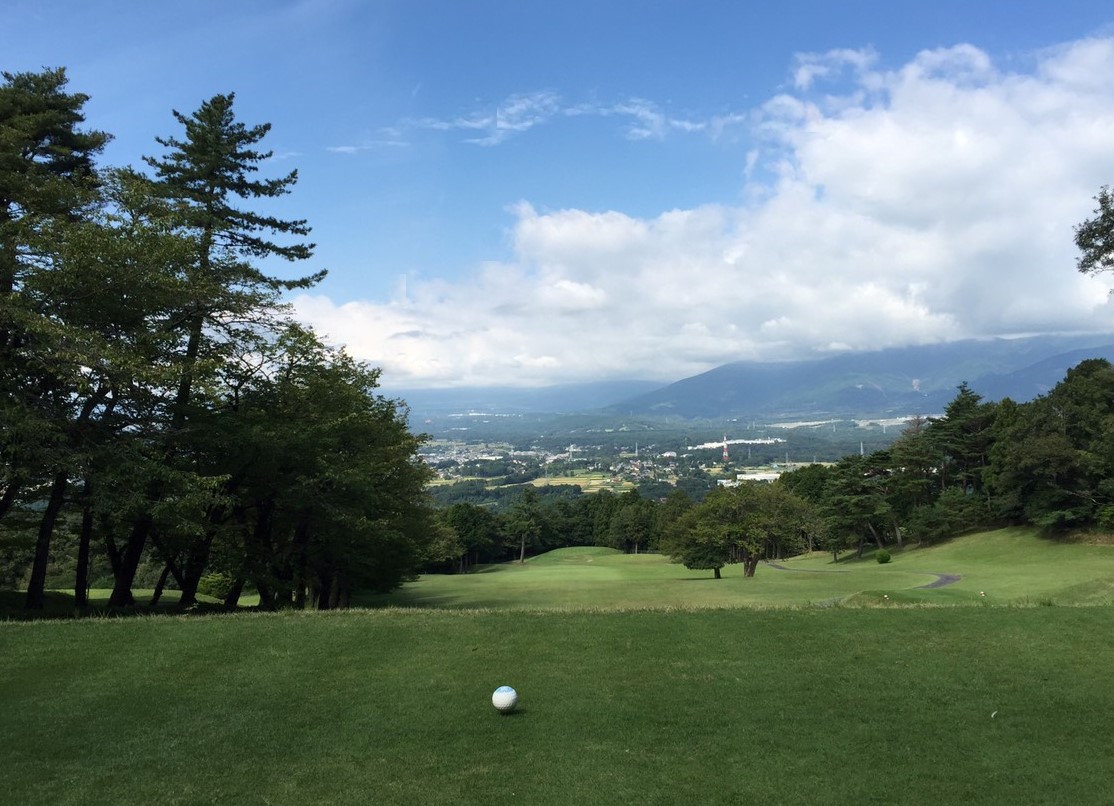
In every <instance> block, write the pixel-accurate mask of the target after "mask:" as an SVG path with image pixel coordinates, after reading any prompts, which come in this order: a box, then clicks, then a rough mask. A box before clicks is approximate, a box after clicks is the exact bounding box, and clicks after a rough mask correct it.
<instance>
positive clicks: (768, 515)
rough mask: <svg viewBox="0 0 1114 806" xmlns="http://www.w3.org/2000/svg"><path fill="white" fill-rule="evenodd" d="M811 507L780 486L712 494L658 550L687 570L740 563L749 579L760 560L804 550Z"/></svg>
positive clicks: (811, 527) (813, 522)
mask: <svg viewBox="0 0 1114 806" xmlns="http://www.w3.org/2000/svg"><path fill="white" fill-rule="evenodd" d="M817 528H818V526H817V519H816V517H815V514H814V513H813V511H812V507H811V506H810V505H809V504H808V502H807V501H805V500H804V499H802V498H800V497H798V496H796V495H794V494H793V493H792V492H791V491H790V490H789V489H788V487H786V486H784V485H780V484H776V483H775V484H755V483H744V484H740V485H739V486H738V487H734V488H720V489H717V490H713V491H712V492H711V493H710V494H709V495H708V497H707V498H706V499H704V502H703V503H701V504H700V505H698V506H696V507H694V508H693V509H691V510H689V511H688V512H686V513H685V514H684V515H682V516H681V518H680V519H679V520H678V521H677V523H676V524H675V525H674V526H673V528H672V529H671V530H670V531H669V533H668V534H667V536H666V538H665V539H664V540H663V543H662V551H663V552H664V553H665V554H668V555H669V556H670V557H671V558H672V559H673V561H674V562H679V563H682V564H683V565H684V566H685V567H686V568H694V569H696V568H701V569H711V570H712V571H713V573H714V574H715V578H716V579H719V578H720V569H722V568H723V566H725V565H727V564H729V563H742V565H743V575H744V576H747V577H752V576H754V572H755V569H756V568H757V567H758V562H759V560H762V559H771V558H775V557H785V556H788V555H791V554H796V553H799V552H800V551H803V550H804V548H805V547H806V546H807V539H808V538H807V536H808V534H809V533H810V532H812V531H815V530H817Z"/></svg>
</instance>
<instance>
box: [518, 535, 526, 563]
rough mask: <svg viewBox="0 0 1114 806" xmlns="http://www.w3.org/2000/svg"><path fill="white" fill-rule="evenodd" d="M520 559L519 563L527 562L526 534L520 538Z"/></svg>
mask: <svg viewBox="0 0 1114 806" xmlns="http://www.w3.org/2000/svg"><path fill="white" fill-rule="evenodd" d="M518 561H519V563H525V562H526V535H522V537H520V538H519V539H518Z"/></svg>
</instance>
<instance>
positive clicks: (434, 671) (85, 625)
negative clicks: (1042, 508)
mask: <svg viewBox="0 0 1114 806" xmlns="http://www.w3.org/2000/svg"><path fill="white" fill-rule="evenodd" d="M1112 628H1114V611H1112V610H1111V609H1109V608H1058V607H1032V608H1004V607H987V608H979V607H972V608H929V609H865V610H863V609H847V608H837V609H827V610H767V611H754V610H709V611H700V612H660V611H631V612H609V613H588V612H580V613H554V612H549V613H541V612H538V613H513V612H464V611H454V612H434V611H391V610H388V611H365V612H352V613H336V614H311V615H305V614H286V615H277V616H266V615H241V616H236V617H207V618H194V619H179V618H145V619H124V620H92V621H84V622H31V623H11V622H9V623H3V624H0V681H3V687H2V688H0V706H2V708H0V715H2V717H0V742H2V746H3V747H4V749H5V752H4V766H3V769H4V785H5V800H6V801H7V802H10V803H52V804H67V803H156V802H157V803H167V804H169V803H232V802H241V803H295V802H297V803H307V802H329V803H332V802H336V803H370V802H375V803H399V804H414V803H423V804H459V803H476V804H504V803H508V804H509V803H530V804H546V803H557V804H567V803H584V804H613V803H645V804H674V803H684V802H694V803H695V802H699V803H742V802H750V803H810V804H822V803H833V804H847V803H855V804H871V803H885V804H896V803H909V804H925V803H971V802H975V803H1005V804H1017V803H1083V802H1096V800H1097V799H1099V798H1100V797H1101V793H1102V792H1107V791H1109V781H1110V777H1111V775H1112V774H1114V760H1112V757H1111V755H1110V754H1109V753H1108V752H1107V746H1108V744H1109V725H1108V722H1107V714H1109V713H1110V712H1111V711H1112V710H1114V687H1111V686H1110V685H1109V670H1110V669H1111V668H1112V667H1114V645H1111V643H1110V642H1108V641H1096V640H1094V636H1095V635H1109V634H1110V633H1111V629H1112ZM503 683H509V684H511V685H514V686H515V687H516V688H517V689H518V690H519V692H520V696H521V701H520V702H521V706H522V707H521V710H520V712H519V713H517V714H515V715H513V716H510V717H501V716H499V715H498V714H496V713H495V712H494V711H493V710H492V708H491V705H490V700H489V697H490V693H491V691H492V690H493V689H494V688H495V687H496V686H498V685H500V684H503Z"/></svg>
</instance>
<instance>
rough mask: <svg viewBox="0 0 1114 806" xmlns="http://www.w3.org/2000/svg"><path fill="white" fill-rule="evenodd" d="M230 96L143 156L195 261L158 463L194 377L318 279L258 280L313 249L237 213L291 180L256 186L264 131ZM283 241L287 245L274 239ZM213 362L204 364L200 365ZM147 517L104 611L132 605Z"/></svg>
mask: <svg viewBox="0 0 1114 806" xmlns="http://www.w3.org/2000/svg"><path fill="white" fill-rule="evenodd" d="M233 100H234V95H233V94H231V93H230V94H228V95H216V96H214V97H213V98H211V99H209V100H208V101H205V102H204V103H202V104H201V106H200V107H199V108H198V110H197V111H196V112H194V113H193V114H192V115H189V116H186V115H183V114H181V113H179V112H177V111H174V113H173V114H174V118H175V119H176V120H177V121H178V122H179V123H180V124H181V125H182V127H183V129H184V135H183V137H182V138H181V139H178V138H175V137H167V138H156V141H157V142H158V143H159V145H161V146H163V147H164V148H165V149H167V151H166V153H165V154H164V155H163V156H162V157H161V158H159V157H146V158H145V161H146V163H147V164H148V165H149V166H150V167H151V168H152V169H153V171H154V176H155V180H156V187H157V188H158V191H159V192H160V193H161V194H162V195H163V196H164V197H165V198H166V199H168V200H170V201H172V202H173V203H174V205H175V207H176V210H175V224H176V226H177V228H178V230H179V231H180V233H181V234H182V235H183V236H185V237H188V238H191V239H193V241H194V244H195V248H194V260H193V263H192V265H191V267H190V269H189V270H188V271H187V275H186V277H185V278H184V280H185V287H186V289H187V292H186V298H185V299H184V300H183V304H182V307H181V310H180V314H179V317H178V322H179V326H180V328H181V336H182V340H183V342H184V343H183V344H182V345H181V347H180V350H179V352H178V354H177V355H176V356H174V360H175V361H176V363H177V366H178V367H179V375H178V380H177V384H176V390H175V392H174V395H173V399H172V401H171V403H170V407H169V408H170V421H169V423H168V424H167V428H166V432H165V437H164V438H165V442H166V445H165V448H166V457H167V462H168V463H172V462H173V461H174V459H175V456H176V455H177V454H178V453H179V452H180V451H181V450H182V449H183V447H184V443H183V440H185V439H187V438H188V429H187V426H188V424H189V417H190V408H191V406H192V405H194V403H195V385H196V383H197V382H198V380H199V371H201V370H202V369H210V370H212V369H214V368H216V369H219V364H220V358H221V355H222V349H223V345H227V344H230V343H235V342H237V341H240V340H243V339H251V338H255V337H258V335H259V333H260V331H266V330H274V329H275V328H277V327H278V325H279V324H280V321H281V318H282V317H281V305H280V295H281V293H282V292H283V291H288V290H293V289H298V288H307V287H309V286H311V285H313V284H315V283H317V282H318V281H320V280H321V279H322V278H323V277H324V276H325V272H323V271H321V272H317V273H314V274H311V275H309V276H305V277H301V278H297V279H293V280H283V279H279V278H276V277H272V276H269V275H267V274H265V273H264V272H263V271H262V270H261V269H260V268H259V267H258V266H257V263H258V261H262V260H265V259H268V258H273V257H279V258H283V259H286V260H290V261H298V260H305V259H308V258H310V257H311V256H312V254H313V248H314V245H313V244H311V243H306V242H304V241H302V240H300V239H302V238H304V237H305V236H307V235H308V234H309V227H308V226H307V224H306V222H305V221H304V220H284V219H280V218H276V217H273V216H267V215H262V214H259V213H256V212H254V211H252V210H251V209H248V208H247V207H246V205H247V204H248V203H250V202H252V201H256V200H259V199H270V198H275V197H279V196H283V195H285V194H287V193H289V192H290V191H291V188H292V187H293V185H294V184H295V183H296V182H297V178H298V174H297V171H291V172H290V173H289V174H287V175H285V176H282V177H278V178H272V179H264V178H257V177H256V176H255V174H257V173H258V172H259V170H260V167H261V166H262V165H263V164H264V163H265V162H266V161H267V160H269V159H270V158H271V156H272V154H271V152H270V151H260V150H257V148H256V147H257V146H258V144H259V143H260V141H261V140H262V139H263V138H264V137H265V136H266V135H267V133H268V132H269V131H270V128H271V127H270V124H266V123H265V124H260V125H258V126H246V125H245V124H243V123H241V122H239V121H237V120H236V118H235V115H234V113H233ZM279 236H290V237H291V238H292V240H291V242H287V243H280V242H279V241H278V240H275V238H277V237H279ZM207 359H212V360H207ZM162 494H163V491H162V490H161V489H160V487H159V485H158V484H157V483H153V484H152V487H151V489H150V490H149V495H148V497H149V498H150V500H151V504H152V506H153V505H155V504H157V502H158V501H159V499H160V498H161V497H162ZM153 525H154V524H153V520H152V517H151V513H150V512H149V511H148V512H147V513H144V515H142V516H141V517H140V518H138V519H137V520H136V522H135V523H134V525H133V527H132V529H131V532H130V534H129V537H128V540H127V543H126V545H125V547H124V549H123V550H122V552H121V556H120V563H119V564H118V565H117V569H116V571H117V574H116V583H115V587H114V589H113V592H112V597H111V600H110V601H111V603H112V604H114V605H128V604H131V603H132V601H133V599H132V594H131V584H132V581H133V579H134V577H135V571H136V568H137V567H138V565H139V562H140V559H141V557H142V554H143V550H144V548H145V547H146V544H147V540H148V537H149V536H150V534H151V530H152V527H153Z"/></svg>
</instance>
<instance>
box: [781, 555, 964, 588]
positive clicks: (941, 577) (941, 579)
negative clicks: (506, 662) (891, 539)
mask: <svg viewBox="0 0 1114 806" xmlns="http://www.w3.org/2000/svg"><path fill="white" fill-rule="evenodd" d="M766 565H768V566H770V568H776V569H777V570H779V571H796V572H797V573H804V574H846V573H847V571H846V570H845V569H842V568H787V567H786V566H784V565H782V564H781V563H775V562H770V561H768V560H767V561H766ZM932 576H934V577H936V579H934V580H932V581H931V582H929V583H928V584H927V585H918V586H917V587H916V588H915V590H932V589H933V588H943V587H946V586H948V585H954V584H955V583H956V582H959V580H961V579H963V576H962V575H961V574H933V575H932Z"/></svg>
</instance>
